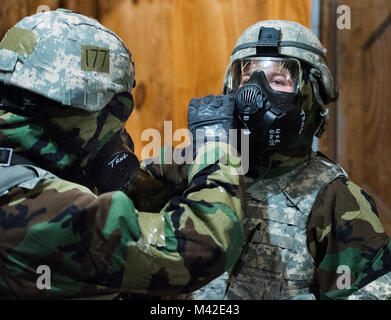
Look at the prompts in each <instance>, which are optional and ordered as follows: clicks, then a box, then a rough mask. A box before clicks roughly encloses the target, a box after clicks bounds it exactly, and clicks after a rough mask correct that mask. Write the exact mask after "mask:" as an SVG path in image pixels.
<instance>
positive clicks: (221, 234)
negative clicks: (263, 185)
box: [122, 143, 243, 295]
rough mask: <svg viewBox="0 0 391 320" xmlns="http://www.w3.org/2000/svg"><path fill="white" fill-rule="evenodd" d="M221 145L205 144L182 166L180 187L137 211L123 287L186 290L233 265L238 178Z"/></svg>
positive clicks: (137, 290) (151, 290) (238, 214)
mask: <svg viewBox="0 0 391 320" xmlns="http://www.w3.org/2000/svg"><path fill="white" fill-rule="evenodd" d="M227 148H229V147H228V146H227V145H226V144H222V143H218V144H215V143H210V144H207V145H205V146H204V147H203V148H202V149H200V151H199V152H198V155H197V158H196V160H195V162H194V163H193V164H192V165H191V166H190V167H189V168H188V171H187V173H188V174H187V185H188V187H187V188H186V190H185V191H184V192H183V193H182V194H181V195H179V196H176V197H173V198H172V199H171V200H170V201H169V202H168V203H167V204H166V205H165V207H164V208H163V209H162V210H161V211H160V212H159V213H158V214H156V215H151V214H149V213H144V212H139V223H140V229H141V233H142V235H141V237H140V239H139V240H138V242H137V244H136V245H135V246H132V247H131V248H129V257H128V263H127V265H126V269H125V275H124V281H123V287H122V289H123V290H124V291H128V290H131V291H132V292H135V293H141V294H145V293H146V294H150V295H164V294H170V295H175V294H180V293H184V292H190V291H193V290H196V289H198V288H200V287H202V286H203V285H205V284H206V283H208V282H210V281H211V280H213V279H214V278H216V277H217V276H219V275H221V274H222V273H224V272H225V271H227V270H228V269H230V268H231V267H232V266H233V265H234V264H235V262H236V260H237V259H238V257H239V254H240V247H241V241H242V230H241V220H242V215H243V209H242V194H243V182H242V178H241V177H240V176H238V175H237V170H236V168H235V167H234V166H233V165H231V164H230V163H234V162H235V163H238V162H237V161H236V160H235V161H234V162H231V161H230V158H231V160H232V154H231V152H230V151H229V152H227V150H228V149H227ZM210 156H212V158H213V159H214V160H213V161H210V160H211V157H210ZM206 158H209V159H207V162H205V160H206ZM134 261H137V262H138V263H134ZM146 288H147V289H146Z"/></svg>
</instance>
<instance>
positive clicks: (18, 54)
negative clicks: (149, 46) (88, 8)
mask: <svg viewBox="0 0 391 320" xmlns="http://www.w3.org/2000/svg"><path fill="white" fill-rule="evenodd" d="M134 73H135V72H134V64H133V62H132V59H131V54H130V51H129V50H128V49H127V47H126V46H125V44H124V43H123V42H122V40H121V39H120V38H119V37H118V35H116V34H115V33H114V32H113V31H111V30H109V29H107V28H106V27H104V26H103V25H101V24H100V23H99V22H98V21H96V20H95V19H92V18H89V17H86V16H84V15H82V14H78V13H75V12H72V11H70V10H64V9H58V10H56V11H48V12H44V13H38V14H35V15H32V16H29V17H26V18H24V19H23V20H21V21H20V22H19V23H17V24H16V25H15V26H14V27H12V28H11V29H9V31H8V32H7V33H6V35H5V37H4V38H3V40H2V41H1V43H0V107H1V108H0V118H2V119H0V120H4V121H5V126H7V123H8V122H12V123H13V128H14V129H13V130H2V128H1V127H0V133H2V134H3V135H1V134H0V136H1V137H3V138H4V137H5V138H6V139H5V141H0V145H1V144H3V146H4V145H5V146H7V147H12V148H14V149H15V152H16V153H18V154H21V155H23V156H24V157H26V158H29V159H33V160H34V162H35V163H36V164H38V165H40V166H41V167H43V168H44V169H47V170H51V171H52V172H53V173H55V174H57V175H59V176H61V177H63V178H67V179H69V180H72V181H75V182H78V183H80V184H83V185H86V186H88V187H90V188H95V187H96V188H97V189H98V191H99V192H106V191H112V190H117V189H119V187H121V186H125V187H126V185H128V184H129V182H130V181H131V180H132V179H133V178H134V177H135V174H136V172H137V170H138V166H139V162H138V160H137V158H136V157H135V155H134V145H133V142H132V140H131V138H130V136H129V135H128V134H127V132H126V129H125V123H126V120H127V119H128V118H129V116H130V114H131V113H132V111H133V106H134V102H133V97H132V95H131V91H132V89H133V87H134V86H135V80H134ZM1 123H2V122H1V121H0V124H1ZM26 123H28V124H29V125H28V126H26ZM30 123H32V124H33V125H30ZM19 126H20V127H19ZM22 128H23V129H22ZM132 168H135V170H132Z"/></svg>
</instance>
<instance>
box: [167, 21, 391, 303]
mask: <svg viewBox="0 0 391 320" xmlns="http://www.w3.org/2000/svg"><path fill="white" fill-rule="evenodd" d="M261 27H266V28H276V29H278V30H281V37H282V38H281V47H280V48H279V53H280V55H281V56H286V57H294V58H296V59H300V60H301V62H302V63H303V66H304V67H305V68H307V69H306V72H304V74H303V81H302V83H301V85H300V90H301V92H302V96H303V102H302V106H301V108H302V109H303V110H304V111H305V113H306V119H308V120H307V121H306V125H305V127H304V134H303V135H302V136H301V137H300V138H299V139H297V140H296V141H294V142H293V143H292V144H291V145H290V146H288V147H286V148H285V149H283V150H280V151H278V152H275V153H274V154H272V155H271V157H270V158H271V162H269V159H265V158H264V157H262V155H259V154H257V153H256V152H254V151H255V150H254V149H253V150H250V155H251V153H253V156H252V158H251V163H250V172H249V174H248V175H247V177H246V179H245V181H246V186H247V192H246V198H247V201H246V202H247V212H246V215H245V219H244V233H245V234H244V243H243V252H242V255H241V258H240V260H239V262H238V264H237V265H236V266H235V268H233V270H231V271H230V273H229V276H228V275H227V274H224V275H222V276H221V277H219V278H218V279H216V280H215V281H213V282H211V283H210V284H208V285H207V286H206V287H204V288H202V289H200V290H198V291H196V292H194V293H192V294H191V295H190V298H191V299H224V298H225V299H246V300H249V299H255V300H261V299H391V242H390V239H389V237H388V236H387V235H386V234H385V232H384V228H383V226H382V224H381V222H380V220H379V215H378V211H377V209H376V205H375V202H374V200H373V199H372V197H371V196H370V195H368V194H367V193H366V192H365V191H364V190H363V189H362V188H360V187H359V186H357V185H356V184H354V183H353V182H352V181H350V180H349V178H348V176H347V174H346V173H345V172H344V170H343V169H342V168H340V167H339V166H338V165H337V164H335V163H333V162H332V161H330V160H329V159H327V158H326V157H325V156H324V155H322V154H320V153H314V152H313V151H312V144H313V138H314V135H315V133H316V132H317V130H318V128H319V126H320V124H321V123H322V121H323V122H326V121H327V112H326V109H325V105H326V104H328V103H329V102H331V101H335V100H336V99H337V92H336V90H335V85H334V82H333V78H332V75H331V73H330V71H329V69H328V68H327V65H326V61H325V58H324V57H323V55H324V52H325V50H324V48H323V46H322V45H321V44H320V42H319V40H318V39H317V38H316V37H315V35H313V34H312V33H311V32H310V31H309V30H308V29H306V28H304V27H303V26H301V25H299V24H297V23H294V22H290V21H273V20H271V21H261V22H259V23H257V24H255V25H253V26H251V27H250V28H248V29H247V30H246V31H245V32H244V33H243V34H242V36H241V37H240V38H239V40H238V42H237V44H236V49H235V51H234V53H233V55H232V57H231V64H232V63H233V62H234V61H235V60H237V59H240V58H243V57H252V56H254V55H256V54H257V51H256V48H255V45H254V43H256V42H257V39H258V35H259V34H260V28H261ZM292 43H294V45H293V46H292ZM297 43H299V45H298V46H296V45H297ZM302 44H304V46H303V45H302ZM306 45H311V46H312V48H315V52H314V51H309V50H307V49H308V48H307V47H306ZM261 49H262V48H261ZM261 52H262V51H261ZM229 68H230V66H229V67H228V69H229ZM227 75H228V73H227ZM228 83H229V79H228V76H226V77H225V80H224V93H226V92H227V86H228ZM318 133H319V131H318ZM320 135H321V132H320V133H319V136H320ZM171 177H173V176H172V175H171ZM178 184H179V183H178ZM167 185H169V186H172V185H175V183H173V182H172V181H171V182H170V183H168V184H167ZM340 267H343V268H342V269H341V268H340ZM257 269H259V270H261V272H259V273H257V272H256V271H254V270H257ZM341 270H343V271H341ZM346 270H350V272H351V273H350V274H344V272H346ZM341 276H343V277H342V278H341ZM346 277H348V279H349V281H347V280H346V279H347V278H346ZM228 278H229V279H228ZM227 279H228V281H227ZM341 279H344V280H343V281H342V285H341ZM349 282H350V283H349ZM227 285H228V289H227ZM345 285H346V286H345Z"/></svg>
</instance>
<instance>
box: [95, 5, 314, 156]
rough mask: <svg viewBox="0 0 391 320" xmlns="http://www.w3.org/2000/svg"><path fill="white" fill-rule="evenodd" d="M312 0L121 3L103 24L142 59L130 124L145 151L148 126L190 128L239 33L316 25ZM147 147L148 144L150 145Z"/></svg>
mask: <svg viewBox="0 0 391 320" xmlns="http://www.w3.org/2000/svg"><path fill="white" fill-rule="evenodd" d="M310 10H311V5H310V1H309V0H299V1H290V0H282V1H281V0H191V1H189V0H163V1H162V0H160V1H153V0H152V1H151V0H150V1H146V0H140V1H119V4H118V5H116V6H115V7H113V8H112V9H111V10H110V11H107V12H105V14H104V15H102V22H103V23H104V24H105V25H107V26H108V27H110V28H112V29H113V30H114V31H116V32H117V33H118V34H119V35H120V36H121V37H122V38H123V39H124V41H125V42H126V43H127V44H128V46H129V48H131V51H132V53H133V56H134V60H135V62H136V79H137V87H136V89H135V95H134V96H135V100H136V106H137V110H136V112H135V113H134V114H133V117H132V119H131V120H130V121H129V123H128V128H129V131H130V132H131V133H132V136H134V138H135V141H136V148H137V149H138V150H141V147H142V144H141V142H140V138H141V132H142V131H143V130H145V129H147V128H157V129H158V130H160V131H161V132H162V131H163V122H164V120H172V121H173V130H174V131H175V130H176V129H179V128H186V127H187V119H186V112H187V106H188V103H189V101H190V99H191V98H193V97H197V96H204V95H207V94H219V93H220V92H221V89H222V81H223V77H224V73H225V70H226V67H227V65H228V62H229V57H230V55H231V52H232V50H233V48H234V45H235V42H236V40H237V38H238V37H239V35H240V34H241V33H242V32H243V31H244V30H245V29H246V28H247V27H249V26H250V25H252V24H254V23H256V22H257V21H259V20H263V19H283V18H284V19H292V20H296V21H299V22H301V23H303V24H304V25H306V26H309V25H310ZM144 145H145V144H144Z"/></svg>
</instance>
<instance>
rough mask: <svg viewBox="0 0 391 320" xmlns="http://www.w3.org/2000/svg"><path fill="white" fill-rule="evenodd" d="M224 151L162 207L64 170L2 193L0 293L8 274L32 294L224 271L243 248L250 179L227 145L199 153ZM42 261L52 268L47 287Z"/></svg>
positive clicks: (186, 281)
mask: <svg viewBox="0 0 391 320" xmlns="http://www.w3.org/2000/svg"><path fill="white" fill-rule="evenodd" d="M208 148H209V149H208ZM216 151H221V155H220V156H219V157H218V158H216V159H215V161H214V162H212V163H210V164H205V165H203V164H202V163H201V164H197V160H196V162H195V163H194V164H193V165H192V166H191V168H189V171H188V185H189V186H188V188H187V189H186V190H185V191H184V192H183V193H182V194H181V195H180V196H177V197H174V198H172V199H171V200H170V201H169V202H168V203H167V204H166V205H165V206H164V208H163V209H161V210H160V211H157V212H144V211H138V210H137V209H135V207H134V204H133V202H132V200H131V199H130V198H129V197H128V196H127V195H126V194H125V193H123V192H114V193H106V194H103V195H101V196H99V197H96V196H95V195H93V194H92V193H91V192H90V191H89V190H88V189H86V188H84V187H82V186H80V185H76V184H73V183H70V182H68V181H64V180H61V179H52V180H46V181H44V182H42V183H40V184H39V185H37V187H36V188H35V189H34V190H31V191H27V190H23V189H20V188H14V189H13V190H11V192H10V194H9V195H7V196H6V197H1V198H0V258H1V261H0V262H2V264H1V270H0V271H2V272H1V273H0V296H1V295H2V292H3V293H4V292H7V291H9V290H10V288H9V286H7V283H8V284H9V283H11V284H15V286H12V287H13V288H12V290H14V289H15V288H16V289H15V290H17V291H19V292H18V293H17V295H18V296H19V297H22V298H23V297H25V298H31V297H33V298H34V299H35V298H53V297H61V298H67V297H69V298H75V297H80V298H88V297H97V296H107V295H111V294H115V293H118V292H127V293H128V292H134V293H144V294H151V295H164V294H177V293H181V292H187V291H192V290H195V289H198V288H199V287H201V286H203V285H205V284H206V283H207V282H209V281H210V280H212V279H214V278H216V277H218V276H219V275H220V274H222V273H223V272H224V271H226V270H227V269H229V268H230V267H231V266H232V265H233V264H234V263H235V261H236V259H237V258H238V256H239V253H240V252H239V251H240V246H241V243H242V232H241V220H242V207H241V201H240V199H239V195H240V194H241V192H242V188H243V186H242V185H241V184H240V183H239V182H240V181H241V180H240V177H239V176H238V175H237V174H236V169H235V168H234V167H232V166H231V165H230V164H229V161H228V163H227V162H226V161H224V159H226V158H227V155H229V151H228V149H227V145H223V144H218V145H214V146H211V145H209V146H205V147H204V148H203V150H201V151H200V153H199V154H202V153H204V154H208V153H210V152H211V153H213V154H215V153H216V154H219V152H216ZM40 266H46V267H48V268H49V270H50V277H49V278H50V279H49V284H50V288H46V289H43V290H42V289H40V288H39V287H38V285H37V283H39V281H41V280H40V278H39V277H40V274H39V273H37V270H38V268H39V267H40ZM4 274H6V275H7V277H6V279H5V278H4V277H3V276H2V275H4ZM18 288H19V290H18ZM5 295H6V296H8V294H5Z"/></svg>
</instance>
